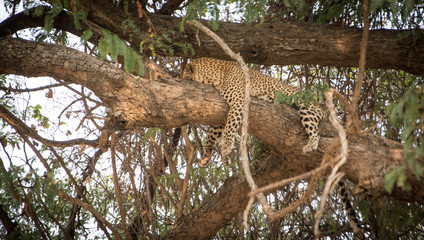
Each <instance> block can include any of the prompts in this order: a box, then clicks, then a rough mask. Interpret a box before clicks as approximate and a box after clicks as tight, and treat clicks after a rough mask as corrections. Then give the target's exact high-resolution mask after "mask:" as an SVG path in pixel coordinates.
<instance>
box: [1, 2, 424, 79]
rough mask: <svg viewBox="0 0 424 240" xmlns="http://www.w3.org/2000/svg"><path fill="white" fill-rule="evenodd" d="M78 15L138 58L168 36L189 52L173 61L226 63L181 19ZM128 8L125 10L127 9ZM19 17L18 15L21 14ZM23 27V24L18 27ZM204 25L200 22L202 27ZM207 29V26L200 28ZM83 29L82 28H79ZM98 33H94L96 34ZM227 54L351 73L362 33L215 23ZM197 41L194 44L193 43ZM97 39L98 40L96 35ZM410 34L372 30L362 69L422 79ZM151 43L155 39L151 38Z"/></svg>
mask: <svg viewBox="0 0 424 240" xmlns="http://www.w3.org/2000/svg"><path fill="white" fill-rule="evenodd" d="M82 4H83V7H82V9H83V10H85V11H88V13H89V14H88V17H87V20H88V23H91V24H88V25H90V26H91V27H92V28H93V26H96V29H97V30H99V28H100V29H101V28H106V29H109V30H111V31H112V32H114V33H116V34H118V35H119V36H120V37H121V38H123V39H125V40H126V41H128V42H129V43H131V45H132V46H133V47H134V48H137V49H138V46H139V45H140V42H142V41H144V42H145V44H144V47H145V48H144V52H145V53H149V52H150V50H149V48H148V45H149V43H154V42H155V39H154V38H152V37H151V35H152V31H153V32H154V33H155V36H161V35H162V34H165V33H166V34H168V36H169V37H170V38H171V39H172V42H173V43H190V44H191V45H192V47H193V49H194V51H195V56H192V55H191V53H190V51H188V52H185V51H184V50H183V49H182V48H180V47H177V46H176V45H172V44H171V46H172V47H173V48H174V56H181V57H196V58H197V57H204V56H207V57H213V58H218V59H228V56H227V55H226V54H225V53H224V52H223V51H222V50H221V48H220V47H219V46H218V45H217V44H216V43H215V42H214V41H213V40H212V39H210V38H209V37H208V36H206V35H204V34H203V33H201V32H200V33H198V32H197V29H195V28H194V27H189V26H187V27H185V31H184V32H180V22H181V18H176V17H171V16H168V15H160V14H146V15H145V16H144V17H143V18H141V19H140V18H138V12H137V10H136V8H135V7H134V8H131V7H130V10H129V13H125V12H124V10H123V8H122V7H120V6H117V5H116V4H115V3H113V2H111V1H109V0H99V1H83V2H82ZM130 5H131V4H130ZM22 15H23V14H22ZM28 18H32V17H31V16H26V15H25V16H20V17H14V19H15V20H14V21H13V20H10V21H5V22H3V23H1V24H0V36H4V35H6V34H11V33H13V32H16V31H17V30H19V29H23V28H25V27H34V25H36V24H38V25H39V26H43V25H44V21H43V18H42V17H39V18H36V19H35V20H36V21H31V19H28ZM61 19H62V17H61V18H58V19H57V20H56V21H55V23H54V24H55V25H54V26H55V27H56V28H59V29H63V30H66V31H71V32H72V33H74V34H76V35H78V36H81V33H82V31H79V30H76V29H72V26H70V24H69V23H70V21H62V20H61ZM128 19H132V20H134V22H135V24H136V25H137V27H139V30H140V31H141V33H142V35H140V34H135V33H132V32H131V31H130V30H127V31H123V30H122V29H123V26H124V25H125V21H126V20H128ZM22 22H24V23H22ZM202 23H204V24H206V23H205V22H204V21H203V22H202ZM206 25H207V24H206ZM84 26H86V25H84ZM97 32H98V31H95V33H97ZM215 32H216V34H217V35H218V36H220V37H221V38H222V39H223V40H224V41H225V42H226V43H227V44H228V45H229V46H230V48H231V49H232V50H233V51H234V52H237V53H240V54H241V56H242V57H243V58H244V59H245V61H246V62H249V63H256V64H261V65H290V64H318V65H321V66H339V67H356V66H358V63H359V60H358V59H359V47H360V42H361V36H362V29H358V28H348V27H344V26H341V25H330V24H317V23H282V22H274V23H263V24H261V25H258V24H253V23H252V24H243V23H227V22H220V25H219V28H218V29H217V30H216V31H215ZM196 35H198V37H199V39H200V42H198V41H197V40H196ZM96 36H97V37H98V35H96ZM416 36H417V35H416V34H415V32H414V30H403V31H400V30H372V31H370V32H369V38H368V48H367V59H366V60H367V61H366V62H367V68H383V69H399V70H404V71H407V72H410V73H414V74H418V75H421V76H424V38H417V37H416ZM156 40H157V38H156ZM156 53H157V54H161V55H165V56H169V55H170V52H169V51H166V52H163V51H161V50H159V49H156Z"/></svg>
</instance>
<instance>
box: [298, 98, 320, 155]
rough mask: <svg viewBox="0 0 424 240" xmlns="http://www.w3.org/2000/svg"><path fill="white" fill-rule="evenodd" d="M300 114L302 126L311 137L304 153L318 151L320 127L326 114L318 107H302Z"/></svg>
mask: <svg viewBox="0 0 424 240" xmlns="http://www.w3.org/2000/svg"><path fill="white" fill-rule="evenodd" d="M299 114H300V120H301V122H302V125H303V127H304V128H305V130H306V133H307V134H308V136H309V139H308V143H307V144H306V146H304V147H303V152H304V153H307V152H311V151H314V150H317V149H318V143H319V139H320V136H319V129H318V125H319V123H320V121H321V120H322V119H323V118H324V113H323V111H322V110H321V108H319V107H317V106H314V105H309V107H305V106H303V105H301V106H300V108H299Z"/></svg>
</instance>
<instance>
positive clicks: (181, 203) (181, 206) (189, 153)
mask: <svg viewBox="0 0 424 240" xmlns="http://www.w3.org/2000/svg"><path fill="white" fill-rule="evenodd" d="M181 133H182V135H183V138H184V140H185V142H186V146H187V169H186V175H185V178H184V182H183V189H182V193H181V198H180V201H179V202H178V208H177V217H176V221H175V222H178V220H179V219H180V218H181V216H182V214H183V210H184V204H185V201H186V199H187V188H188V180H189V177H190V170H191V167H192V165H193V158H194V150H195V148H196V147H195V146H194V144H193V143H192V142H191V141H190V139H189V137H188V135H187V128H186V127H181Z"/></svg>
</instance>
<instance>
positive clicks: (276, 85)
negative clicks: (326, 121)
mask: <svg viewBox="0 0 424 240" xmlns="http://www.w3.org/2000/svg"><path fill="white" fill-rule="evenodd" d="M249 71H250V82H251V96H253V97H257V98H259V99H261V100H264V101H266V102H274V100H275V98H276V93H277V91H278V92H280V93H281V94H284V95H293V94H295V93H297V92H300V89H298V88H296V87H293V86H291V85H288V84H286V83H284V82H283V81H281V80H279V79H277V78H273V77H271V76H268V75H265V74H263V73H261V72H259V71H257V70H254V69H251V68H250V69H249ZM182 78H183V79H186V80H191V81H195V82H199V83H203V84H207V85H212V86H213V87H215V88H216V89H218V91H219V92H220V93H221V95H222V96H223V97H224V98H225V100H226V102H227V103H228V105H229V106H230V110H229V112H228V116H227V121H226V124H225V126H213V127H210V128H209V130H208V132H207V139H206V144H205V146H204V151H203V156H202V158H201V160H200V161H199V164H198V165H199V166H200V167H205V166H207V165H208V163H209V161H210V159H211V155H212V148H213V146H214V145H215V144H216V143H217V142H218V140H219V139H220V138H221V143H220V148H221V156H222V158H225V157H226V156H228V155H229V154H230V153H231V151H232V150H233V148H234V142H235V136H236V133H237V131H238V130H239V128H240V125H241V120H242V107H243V104H244V99H245V96H244V94H245V80H244V74H243V72H242V69H241V67H240V65H239V64H238V63H236V62H234V61H228V60H220V59H214V58H208V57H202V58H197V59H194V60H192V61H191V62H190V63H188V64H187V65H186V66H185V68H184V69H183V72H182ZM298 113H299V115H300V121H301V123H302V125H303V127H304V128H305V130H306V133H307V135H308V142H307V144H306V145H305V146H304V147H303V152H304V153H305V154H306V153H308V152H311V151H314V150H317V149H318V144H319V140H320V135H319V129H318V127H319V126H318V125H319V123H320V122H321V120H322V119H323V118H324V111H323V110H322V109H321V107H320V106H319V105H317V104H299V106H298Z"/></svg>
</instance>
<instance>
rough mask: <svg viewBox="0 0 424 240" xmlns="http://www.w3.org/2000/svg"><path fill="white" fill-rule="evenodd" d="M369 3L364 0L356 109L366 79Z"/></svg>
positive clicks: (355, 95) (354, 107)
mask: <svg viewBox="0 0 424 240" xmlns="http://www.w3.org/2000/svg"><path fill="white" fill-rule="evenodd" d="M368 5H369V0H363V1H362V15H363V18H364V28H363V31H362V40H361V50H360V53H359V75H358V80H357V82H356V84H355V91H354V92H353V99H352V108H353V109H354V110H356V108H357V107H358V102H359V96H360V94H361V88H362V82H363V79H364V72H365V65H366V56H367V46H368V35H369V28H370V21H369V18H368ZM355 118H357V117H355ZM348 126H349V124H348ZM360 130H361V129H356V131H360Z"/></svg>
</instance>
